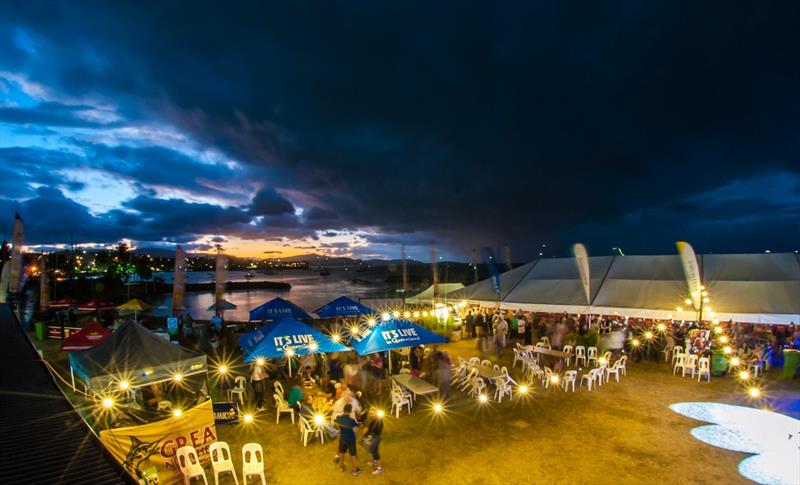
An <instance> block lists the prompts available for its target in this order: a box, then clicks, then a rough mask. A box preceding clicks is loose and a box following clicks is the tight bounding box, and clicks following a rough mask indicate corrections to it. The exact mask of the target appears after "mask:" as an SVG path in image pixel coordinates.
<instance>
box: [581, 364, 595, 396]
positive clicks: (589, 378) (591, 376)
mask: <svg viewBox="0 0 800 485" xmlns="http://www.w3.org/2000/svg"><path fill="white" fill-rule="evenodd" d="M598 370H599V369H592V370H590V371H589V373H588V374H583V375H582V376H581V382H580V383H579V384H578V387H581V386H583V382H584V381H586V384H587V386H588V388H589V390H590V391H591V390H592V386H593V385H594V384H596V383H597V378H598Z"/></svg>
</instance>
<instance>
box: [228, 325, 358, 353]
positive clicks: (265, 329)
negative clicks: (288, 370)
mask: <svg viewBox="0 0 800 485" xmlns="http://www.w3.org/2000/svg"><path fill="white" fill-rule="evenodd" d="M312 343H315V344H316V346H317V348H316V349H313V348H311V344H312ZM239 345H241V346H242V350H243V351H244V361H245V362H252V361H253V360H255V359H257V358H258V357H263V358H265V359H275V358H280V357H287V354H286V350H287V349H292V351H293V353H294V355H305V354H313V353H321V354H326V353H330V352H347V351H348V350H350V349H348V348H347V347H345V346H344V345H342V344H341V343H338V342H334V341H333V340H331V339H330V338H328V337H327V336H326V335H324V334H322V333H321V332H319V331H318V330H316V329H315V328H312V327H309V326H308V325H306V324H305V323H303V322H299V321H297V320H295V319H294V318H282V319H280V320H278V321H277V322H274V323H268V324H266V325H262V326H261V327H260V328H257V329H256V330H253V331H252V332H249V333H246V334H244V335H242V336H240V337H239Z"/></svg>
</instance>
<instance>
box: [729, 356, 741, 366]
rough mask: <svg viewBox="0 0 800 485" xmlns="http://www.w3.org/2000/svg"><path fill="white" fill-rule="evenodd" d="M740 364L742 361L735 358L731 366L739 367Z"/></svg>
mask: <svg viewBox="0 0 800 485" xmlns="http://www.w3.org/2000/svg"><path fill="white" fill-rule="evenodd" d="M739 364H741V361H740V360H739V357H734V358H732V359H731V365H732V366H734V367H738V366H739Z"/></svg>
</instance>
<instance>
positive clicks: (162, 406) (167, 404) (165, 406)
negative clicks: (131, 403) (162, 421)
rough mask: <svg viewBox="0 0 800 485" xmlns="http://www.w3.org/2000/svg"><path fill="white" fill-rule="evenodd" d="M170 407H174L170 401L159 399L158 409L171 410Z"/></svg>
mask: <svg viewBox="0 0 800 485" xmlns="http://www.w3.org/2000/svg"><path fill="white" fill-rule="evenodd" d="M170 409H172V403H171V402H170V401H158V405H156V411H169V410H170Z"/></svg>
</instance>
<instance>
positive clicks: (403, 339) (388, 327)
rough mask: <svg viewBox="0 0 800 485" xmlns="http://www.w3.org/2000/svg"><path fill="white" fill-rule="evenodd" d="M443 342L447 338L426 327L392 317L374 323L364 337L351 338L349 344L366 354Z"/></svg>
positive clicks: (360, 353)
mask: <svg viewBox="0 0 800 485" xmlns="http://www.w3.org/2000/svg"><path fill="white" fill-rule="evenodd" d="M445 342H447V338H445V337H442V336H441V335H439V334H437V333H434V332H431V331H430V330H428V329H427V328H424V327H420V326H419V325H415V324H413V323H411V322H409V321H408V320H394V319H392V320H388V321H385V322H381V323H379V324H378V325H375V326H374V327H372V329H371V331H370V332H369V333H368V334H367V335H366V336H365V337H362V338H360V339H355V338H353V339H351V340H350V346H351V347H353V348H354V349H355V351H356V352H358V354H359V355H366V354H373V353H375V352H382V351H384V350H390V349H399V348H404V347H414V346H416V345H423V344H441V343H445Z"/></svg>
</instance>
